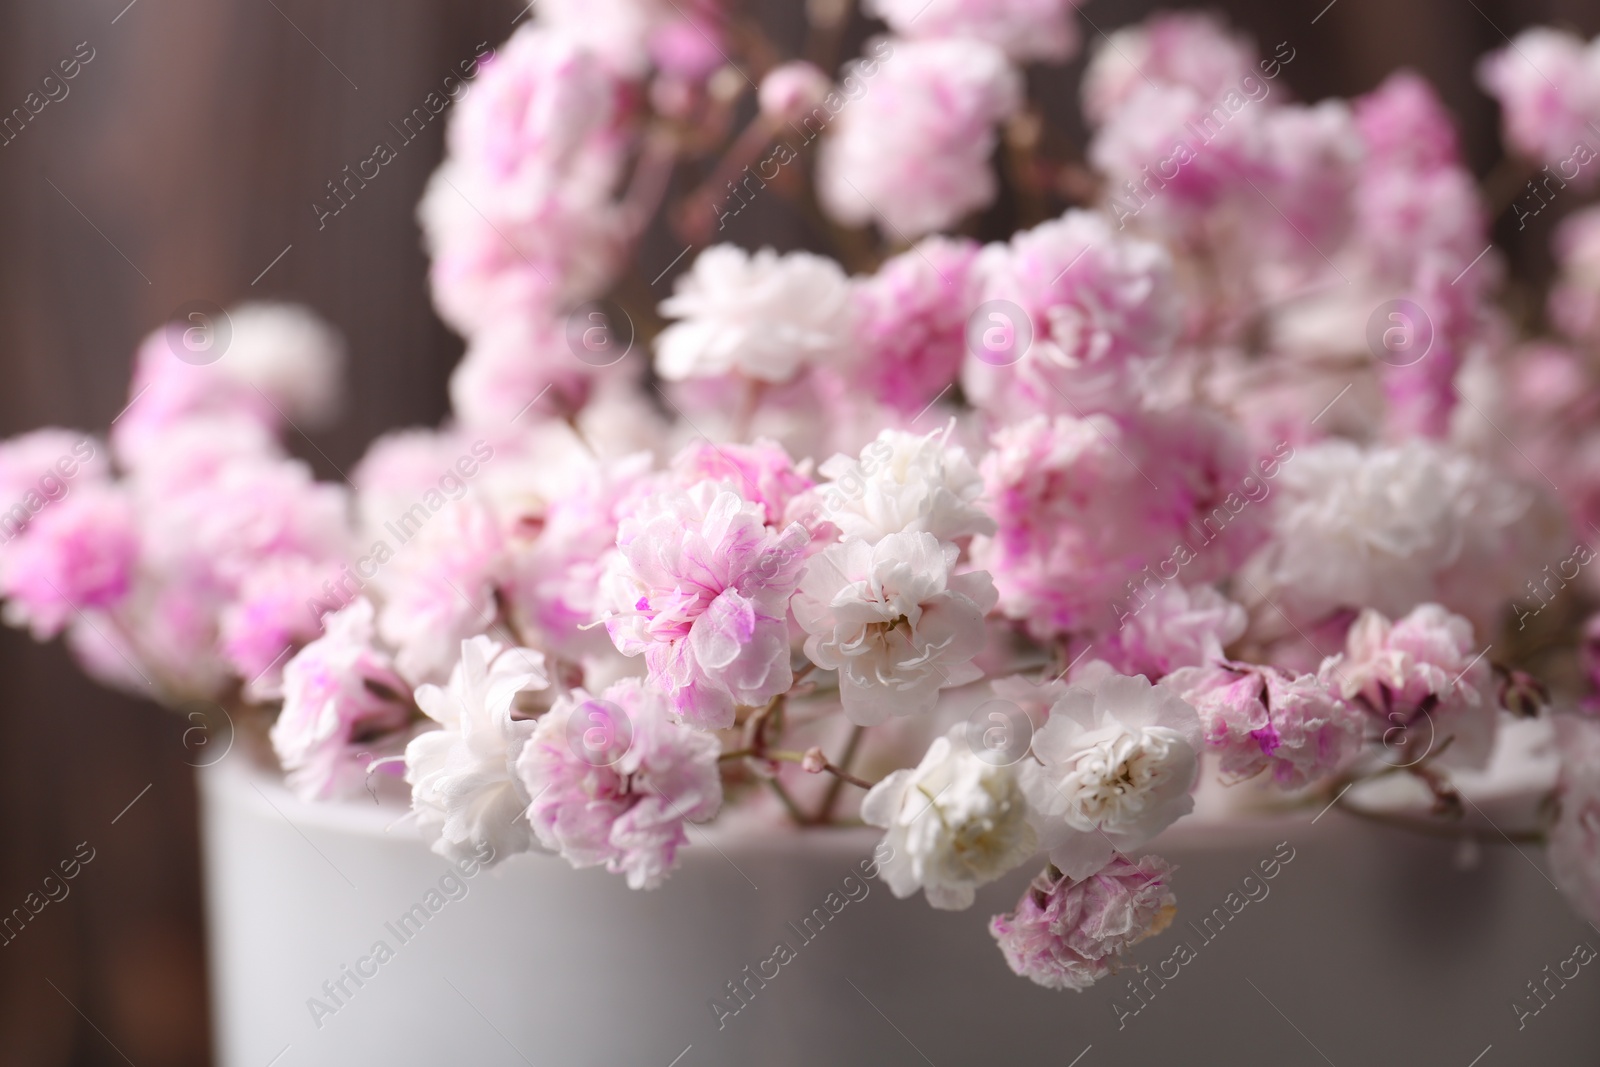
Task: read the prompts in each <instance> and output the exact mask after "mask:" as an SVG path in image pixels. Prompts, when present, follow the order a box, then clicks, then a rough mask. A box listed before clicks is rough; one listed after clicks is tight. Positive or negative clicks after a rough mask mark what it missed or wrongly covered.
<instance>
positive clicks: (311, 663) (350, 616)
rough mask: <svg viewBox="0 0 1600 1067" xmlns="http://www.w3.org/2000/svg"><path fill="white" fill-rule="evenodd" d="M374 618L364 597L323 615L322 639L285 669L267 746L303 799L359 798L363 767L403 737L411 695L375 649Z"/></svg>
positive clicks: (394, 748)
mask: <svg viewBox="0 0 1600 1067" xmlns="http://www.w3.org/2000/svg"><path fill="white" fill-rule="evenodd" d="M372 614H373V613H372V604H371V602H370V601H367V600H365V599H362V600H356V601H354V602H352V603H351V604H350V606H349V607H347V608H344V609H342V610H340V611H338V612H336V613H333V614H330V615H328V616H327V618H326V620H325V632H324V633H323V635H322V636H321V637H319V638H317V639H316V640H315V641H312V642H311V643H310V644H308V645H306V646H305V647H304V648H302V649H301V650H300V651H299V652H298V653H296V654H295V656H294V657H293V658H292V659H290V660H289V662H288V663H287V664H286V665H285V666H284V668H283V686H282V691H283V710H282V711H281V712H280V713H279V715H278V719H277V721H276V722H275V723H273V726H272V748H273V751H274V752H276V753H277V754H278V760H279V762H280V763H282V764H283V769H284V771H285V772H287V778H288V783H289V788H290V789H292V790H294V792H295V793H296V794H297V795H298V796H300V797H301V798H303V799H305V800H326V799H328V798H330V797H340V796H354V795H358V794H359V793H360V792H361V791H362V789H363V787H364V785H365V783H366V779H367V773H368V771H367V768H368V765H369V764H371V763H372V762H373V761H374V760H377V759H379V758H381V757H384V756H389V755H393V754H394V753H395V752H397V751H398V750H399V747H400V743H401V742H403V741H404V739H405V738H404V736H403V734H404V731H405V729H406V727H407V726H408V725H409V723H410V721H411V702H410V694H409V689H408V687H407V686H406V684H405V682H404V681H402V680H401V678H400V676H399V675H398V674H396V673H395V672H394V668H393V666H392V665H391V663H390V661H389V657H388V655H387V654H386V653H385V652H383V651H382V650H381V649H379V648H378V647H376V645H375V644H374V641H373V627H372Z"/></svg>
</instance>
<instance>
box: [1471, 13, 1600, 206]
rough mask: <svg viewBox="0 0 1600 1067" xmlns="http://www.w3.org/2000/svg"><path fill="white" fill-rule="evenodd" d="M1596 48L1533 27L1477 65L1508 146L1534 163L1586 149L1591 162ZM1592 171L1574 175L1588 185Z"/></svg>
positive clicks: (1598, 71) (1599, 82)
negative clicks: (1496, 108) (1496, 103)
mask: <svg viewBox="0 0 1600 1067" xmlns="http://www.w3.org/2000/svg"><path fill="white" fill-rule="evenodd" d="M1597 56H1600V45H1597V44H1595V43H1594V42H1591V43H1590V44H1589V45H1588V47H1587V48H1585V46H1584V43H1583V41H1581V40H1579V39H1578V38H1577V37H1574V36H1573V35H1572V34H1570V33H1564V32H1562V31H1560V30H1552V29H1549V28H1547V27H1544V26H1534V27H1532V28H1530V29H1526V30H1524V31H1522V32H1521V33H1519V34H1518V35H1517V37H1516V39H1515V40H1514V41H1512V42H1511V43H1510V44H1509V45H1507V46H1506V47H1505V48H1502V49H1500V50H1499V51H1498V52H1493V53H1491V54H1489V55H1487V56H1485V57H1484V58H1483V59H1482V60H1481V61H1480V62H1479V64H1478V84H1479V85H1481V86H1482V87H1483V88H1484V90H1485V91H1486V92H1488V93H1489V95H1490V96H1493V97H1494V98H1495V99H1496V100H1498V101H1499V102H1500V113H1501V130H1502V135H1503V137H1504V139H1505V142H1506V144H1507V146H1508V147H1510V148H1512V149H1514V150H1515V151H1517V152H1519V153H1521V154H1522V155H1523V156H1526V157H1527V158H1529V159H1531V160H1533V161H1535V162H1537V163H1548V164H1551V165H1555V164H1559V163H1560V162H1562V161H1563V160H1566V159H1568V158H1569V157H1571V156H1572V155H1573V152H1574V149H1575V148H1576V147H1577V146H1578V145H1586V146H1588V147H1589V149H1590V158H1591V159H1592V158H1593V155H1594V152H1593V149H1594V147H1595V141H1596V137H1595V132H1594V129H1593V128H1592V126H1591V125H1590V124H1591V123H1592V122H1593V121H1594V120H1595V119H1596V118H1597V117H1600V62H1597V61H1596V58H1597ZM1595 169H1596V168H1592V167H1591V168H1588V169H1587V170H1588V172H1587V173H1583V172H1581V171H1580V173H1579V174H1578V175H1577V176H1576V177H1577V178H1578V180H1579V182H1580V184H1582V185H1584V186H1590V185H1592V184H1593V183H1594V180H1595Z"/></svg>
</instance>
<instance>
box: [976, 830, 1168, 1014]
mask: <svg viewBox="0 0 1600 1067" xmlns="http://www.w3.org/2000/svg"><path fill="white" fill-rule="evenodd" d="M1171 882H1172V866H1171V865H1170V864H1169V863H1167V862H1166V861H1165V860H1163V859H1161V857H1159V856H1143V857H1141V858H1140V859H1139V861H1138V862H1134V861H1133V860H1130V859H1128V858H1127V857H1125V856H1122V855H1116V856H1113V857H1112V858H1111V862H1109V863H1107V864H1106V865H1105V866H1104V867H1102V868H1100V870H1098V871H1096V872H1094V873H1093V874H1091V875H1089V876H1087V877H1085V878H1081V879H1072V878H1067V877H1065V876H1063V875H1061V874H1060V872H1059V871H1052V870H1051V869H1049V868H1046V869H1045V870H1044V871H1041V872H1040V874H1039V876H1038V877H1037V878H1035V879H1034V880H1033V883H1032V884H1031V885H1029V886H1028V891H1027V892H1026V893H1024V894H1023V895H1022V899H1021V900H1019V901H1017V906H1016V909H1015V910H1014V911H1012V912H1010V913H1009V914H1006V915H996V916H995V917H994V918H993V919H991V920H990V921H989V932H990V933H991V934H993V935H994V939H995V940H996V941H998V942H999V943H1000V951H1001V953H1003V954H1004V955H1005V958H1006V963H1007V965H1009V966H1010V968H1011V970H1012V972H1013V973H1014V974H1019V975H1021V976H1022V977H1024V978H1027V979H1029V980H1030V981H1032V982H1034V983H1036V984H1038V985H1042V986H1044V987H1045V988H1046V989H1071V990H1074V991H1079V992H1081V991H1082V990H1085V989H1088V988H1089V987H1090V986H1092V985H1094V984H1095V983H1096V982H1098V981H1099V980H1100V979H1102V978H1105V977H1107V976H1108V975H1110V974H1113V973H1114V972H1115V971H1116V970H1117V968H1118V965H1119V964H1120V963H1121V959H1122V955H1123V953H1124V952H1126V951H1127V949H1128V948H1129V947H1131V946H1132V945H1135V944H1137V943H1138V942H1140V941H1142V940H1144V939H1145V938H1147V937H1151V936H1154V935H1155V934H1158V933H1160V932H1161V931H1162V930H1165V929H1166V928H1167V925H1168V924H1169V923H1171V922H1172V917H1173V915H1174V914H1176V912H1177V905H1178V898H1177V897H1176V896H1174V895H1173V893H1172V886H1171Z"/></svg>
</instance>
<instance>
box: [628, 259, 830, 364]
mask: <svg viewBox="0 0 1600 1067" xmlns="http://www.w3.org/2000/svg"><path fill="white" fill-rule="evenodd" d="M661 313H662V314H663V315H665V316H667V317H668V318H673V319H678V320H681V321H679V322H675V323H673V324H672V325H671V326H669V327H667V328H666V329H665V330H663V331H662V333H661V336H660V337H658V338H657V339H656V370H657V371H659V372H660V374H661V376H662V377H663V378H666V379H668V380H670V381H682V380H683V379H685V378H701V377H710V376H715V375H722V374H732V373H735V372H737V373H740V374H743V375H745V376H746V377H748V378H751V379H753V380H755V381H760V382H782V381H787V380H788V379H790V378H792V377H794V375H795V373H796V372H797V371H799V370H800V369H801V368H802V367H804V366H806V365H807V364H811V363H818V362H825V361H827V360H829V359H832V358H833V357H834V356H836V355H837V354H838V353H839V352H840V351H841V350H842V349H843V347H844V344H845V341H846V338H847V337H848V334H849V329H850V287H849V283H848V282H847V281H846V279H845V276H844V272H843V271H841V270H840V269H839V268H838V266H837V265H836V264H835V263H834V262H833V261H832V260H830V259H824V258H823V257H821V256H816V255H812V254H811V253H809V252H790V253H788V254H787V255H782V256H780V255H779V254H778V253H776V252H774V251H773V250H772V249H770V248H763V249H762V250H761V251H759V252H757V253H756V254H755V255H753V256H752V255H750V254H749V253H747V252H745V251H744V250H743V249H741V248H737V247H735V246H733V245H713V246H712V247H710V248H708V249H706V250H705V251H704V252H702V253H700V255H699V256H698V257H697V258H696V259H695V261H694V268H693V269H692V270H691V271H690V272H689V273H688V274H686V275H684V276H683V277H682V278H680V279H679V280H678V282H677V284H676V286H675V288H674V292H673V295H672V296H670V297H668V298H667V299H666V300H663V301H662V302H661Z"/></svg>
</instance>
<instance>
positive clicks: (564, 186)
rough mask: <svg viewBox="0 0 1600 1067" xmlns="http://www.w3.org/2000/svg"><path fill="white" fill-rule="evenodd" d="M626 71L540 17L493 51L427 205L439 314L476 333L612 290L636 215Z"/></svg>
mask: <svg viewBox="0 0 1600 1067" xmlns="http://www.w3.org/2000/svg"><path fill="white" fill-rule="evenodd" d="M622 96H623V91H622V86H621V83H620V81H619V79H618V77H617V75H616V74H615V73H613V72H612V71H609V70H608V69H607V68H606V65H605V63H604V62H603V61H602V60H601V58H600V57H599V56H597V55H596V54H595V53H594V52H592V51H590V50H589V49H588V48H586V47H585V46H584V45H583V44H581V43H580V42H579V41H577V40H576V39H575V38H574V37H573V35H571V34H568V33H563V32H561V31H559V30H556V29H553V28H552V27H549V26H546V25H541V24H539V23H538V22H537V21H536V20H530V21H529V23H528V24H526V25H524V26H522V27H521V28H520V29H518V30H517V32H516V33H515V34H513V35H512V37H511V39H510V40H509V41H507V42H506V44H505V45H504V46H503V47H502V48H501V49H500V50H499V51H498V52H497V53H496V54H495V55H494V56H492V57H490V58H488V59H486V60H484V61H483V63H482V65H481V68H480V74H479V76H478V78H477V80H476V81H475V82H474V83H473V85H472V89H471V91H470V92H469V93H468V94H467V95H466V96H465V97H464V98H463V99H462V100H461V102H460V104H458V105H457V107H456V110H455V113H454V115H453V116H452V118H451V121H450V127H449V132H448V141H449V148H450V151H449V154H448V156H447V157H446V159H445V162H444V163H443V164H442V165H441V166H440V168H439V170H438V171H436V172H435V174H434V176H433V178H432V180H431V181H430V182H429V183H428V188H427V191H426V192H425V193H424V195H423V198H422V203H421V204H419V205H418V209H417V210H418V215H419V217H420V219H421V222H422V227H423V232H424V234H425V236H426V239H427V244H428V247H429V251H430V252H431V253H432V255H433V265H432V268H431V271H430V274H429V278H430V281H431V283H432V287H433V298H434V303H435V305H436V306H437V307H438V309H439V313H440V315H441V316H442V317H443V318H444V319H445V321H447V322H449V323H450V324H451V325H452V326H454V327H455V328H456V329H457V330H459V331H460V332H462V333H463V334H466V335H468V336H471V335H473V334H476V333H478V332H479V331H480V330H482V329H484V328H486V327H488V326H492V325H494V324H495V323H497V322H500V321H502V320H503V319H505V318H507V317H512V318H515V317H518V316H537V315H539V314H548V313H550V312H551V311H553V310H555V309H556V308H557V307H558V306H562V305H566V306H571V305H575V304H577V303H579V302H581V301H582V300H584V299H587V298H589V297H592V296H594V295H597V294H598V293H599V292H600V291H601V290H603V289H604V288H605V286H606V284H607V283H608V281H609V280H610V278H611V275H612V273H613V272H614V271H615V269H616V267H617V264H618V262H619V261H620V257H621V252H622V248H623V245H624V243H625V234H626V230H627V222H626V219H625V218H624V216H623V212H622V210H621V209H620V207H619V206H618V204H617V203H616V201H615V200H614V198H613V196H612V192H613V190H614V188H615V187H616V185H617V184H618V181H619V178H620V175H621V170H622V162H623V157H624V153H625V149H626V139H625V137H624V136H623V134H622V130H621V124H620V123H619V121H618V119H619V111H620V107H619V103H620V101H621V99H622Z"/></svg>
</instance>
